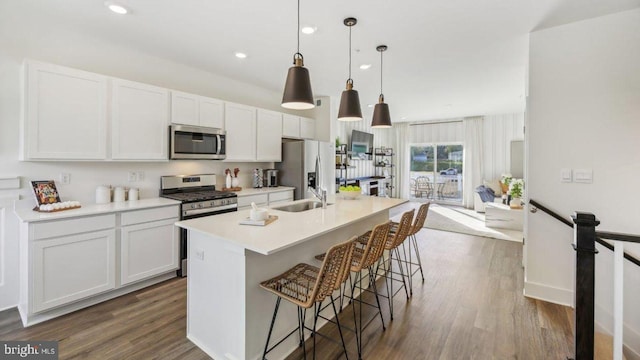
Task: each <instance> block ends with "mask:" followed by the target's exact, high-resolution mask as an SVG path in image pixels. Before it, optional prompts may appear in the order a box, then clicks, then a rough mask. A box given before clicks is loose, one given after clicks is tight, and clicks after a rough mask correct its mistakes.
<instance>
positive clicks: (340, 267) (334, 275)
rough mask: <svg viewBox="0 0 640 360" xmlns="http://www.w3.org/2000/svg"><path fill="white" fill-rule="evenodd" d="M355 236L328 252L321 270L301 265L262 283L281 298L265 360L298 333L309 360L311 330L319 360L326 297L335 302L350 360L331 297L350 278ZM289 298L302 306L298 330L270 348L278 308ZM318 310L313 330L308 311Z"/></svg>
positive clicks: (268, 336)
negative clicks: (318, 337)
mask: <svg viewBox="0 0 640 360" xmlns="http://www.w3.org/2000/svg"><path fill="white" fill-rule="evenodd" d="M354 240H355V237H353V238H352V239H350V240H349V241H347V242H344V243H342V244H338V245H334V246H332V247H331V248H330V249H329V251H327V256H326V257H325V259H324V261H323V262H322V265H321V266H320V268H318V267H315V266H313V265H309V264H303V263H301V264H298V265H296V266H294V267H293V268H291V269H289V270H287V271H286V272H284V273H283V274H281V275H278V276H276V277H274V278H272V279H269V280H267V281H263V282H262V283H260V287H262V288H263V289H265V290H267V291H270V292H272V293H274V294H275V295H276V296H277V297H278V298H277V299H276V305H275V309H274V311H273V318H272V319H271V325H270V327H269V334H268V335H267V342H266V344H265V347H264V352H263V354H262V359H263V360H265V359H266V356H267V354H268V353H269V352H270V351H272V350H273V349H274V348H275V347H277V346H278V345H280V344H281V343H282V342H283V341H284V340H286V339H287V338H288V337H289V336H291V335H293V333H295V332H296V331H297V332H298V335H299V337H300V346H302V347H303V352H304V354H305V355H304V356H305V359H306V353H307V352H306V348H305V342H304V340H305V337H304V331H305V329H307V330H311V331H312V333H311V335H312V337H313V358H314V359H315V358H316V336H315V335H322V334H320V333H318V332H316V324H317V322H318V317H319V316H320V311H321V310H322V306H319V305H322V302H323V301H324V299H325V298H326V297H329V298H330V299H331V305H332V307H333V313H334V315H335V319H336V323H337V325H338V332H339V333H340V340H341V341H342V347H343V349H344V353H345V357H346V358H347V359H349V356H348V355H347V347H346V345H345V342H344V337H343V336H342V329H341V327H340V320H339V319H338V312H337V311H336V306H335V303H334V300H333V297H332V296H331V294H332V293H333V291H334V290H335V289H337V288H338V287H339V286H340V283H339V282H340V281H344V279H346V276H345V272H346V273H347V274H348V273H349V268H350V265H351V261H352V258H353V250H354V248H355V241H354ZM282 299H285V300H287V301H289V302H291V303H293V304H294V305H297V306H298V327H296V328H295V329H293V330H292V331H291V332H290V333H289V334H287V335H286V336H285V337H284V338H283V339H282V340H280V341H278V343H276V344H275V345H273V346H272V347H271V348H269V342H270V340H271V334H272V332H273V326H274V324H275V321H276V316H277V315H278V308H279V307H280V300H282ZM312 306H313V308H314V311H313V312H314V314H313V328H312V329H310V328H308V327H307V326H306V325H305V319H306V310H307V309H309V308H311V307H312Z"/></svg>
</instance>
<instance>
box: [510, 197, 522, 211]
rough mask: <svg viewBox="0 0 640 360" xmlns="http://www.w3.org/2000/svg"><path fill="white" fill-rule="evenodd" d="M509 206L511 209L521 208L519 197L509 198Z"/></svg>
mask: <svg viewBox="0 0 640 360" xmlns="http://www.w3.org/2000/svg"><path fill="white" fill-rule="evenodd" d="M509 206H510V207H511V208H512V209H519V208H521V207H522V201H521V200H520V198H519V197H514V198H511V201H510V202H509Z"/></svg>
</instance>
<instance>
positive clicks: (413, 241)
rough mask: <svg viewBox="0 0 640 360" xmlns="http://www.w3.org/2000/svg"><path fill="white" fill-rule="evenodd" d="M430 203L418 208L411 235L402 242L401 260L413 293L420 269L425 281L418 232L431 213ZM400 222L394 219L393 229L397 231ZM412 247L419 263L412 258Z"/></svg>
mask: <svg viewBox="0 0 640 360" xmlns="http://www.w3.org/2000/svg"><path fill="white" fill-rule="evenodd" d="M429 205H430V203H428V202H427V203H424V204H422V205H420V208H418V213H417V214H416V217H415V219H414V220H413V225H411V231H410V232H409V236H407V239H406V240H405V241H404V242H403V243H402V251H403V253H404V260H401V261H402V262H403V263H404V264H405V267H406V270H407V274H409V276H408V279H407V280H408V282H409V292H410V294H411V295H413V275H415V274H416V273H417V272H418V270H419V271H420V275H421V276H422V282H423V283H424V272H423V271H422V260H421V259H420V249H419V248H418V241H417V238H416V234H417V233H418V232H419V231H420V230H422V227H423V226H424V222H425V220H426V219H427V214H428V213H429ZM398 226H399V223H397V222H395V221H392V222H391V231H392V232H395V231H396V229H397V228H398ZM407 243H408V247H409V250H408V256H407V249H406V247H407ZM411 248H413V249H414V253H415V255H416V258H417V260H418V262H417V263H415V262H413V259H412V256H413V255H412V252H411ZM414 266H417V267H418V268H417V269H415V270H414V269H413V267H414Z"/></svg>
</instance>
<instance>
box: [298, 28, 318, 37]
mask: <svg viewBox="0 0 640 360" xmlns="http://www.w3.org/2000/svg"><path fill="white" fill-rule="evenodd" d="M317 29H318V28H316V27H315V26H305V27H303V28H302V29H300V31H302V33H303V34H306V35H311V34H313V33H314V32H316V30H317Z"/></svg>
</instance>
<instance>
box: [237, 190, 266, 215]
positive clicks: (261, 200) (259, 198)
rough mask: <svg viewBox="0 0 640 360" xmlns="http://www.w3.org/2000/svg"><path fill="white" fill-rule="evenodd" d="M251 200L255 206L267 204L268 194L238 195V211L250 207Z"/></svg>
mask: <svg viewBox="0 0 640 360" xmlns="http://www.w3.org/2000/svg"><path fill="white" fill-rule="evenodd" d="M252 202H254V203H256V205H257V206H267V205H269V194H255V195H246V196H238V211H240V210H245V209H250V208H251V203H252Z"/></svg>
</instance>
